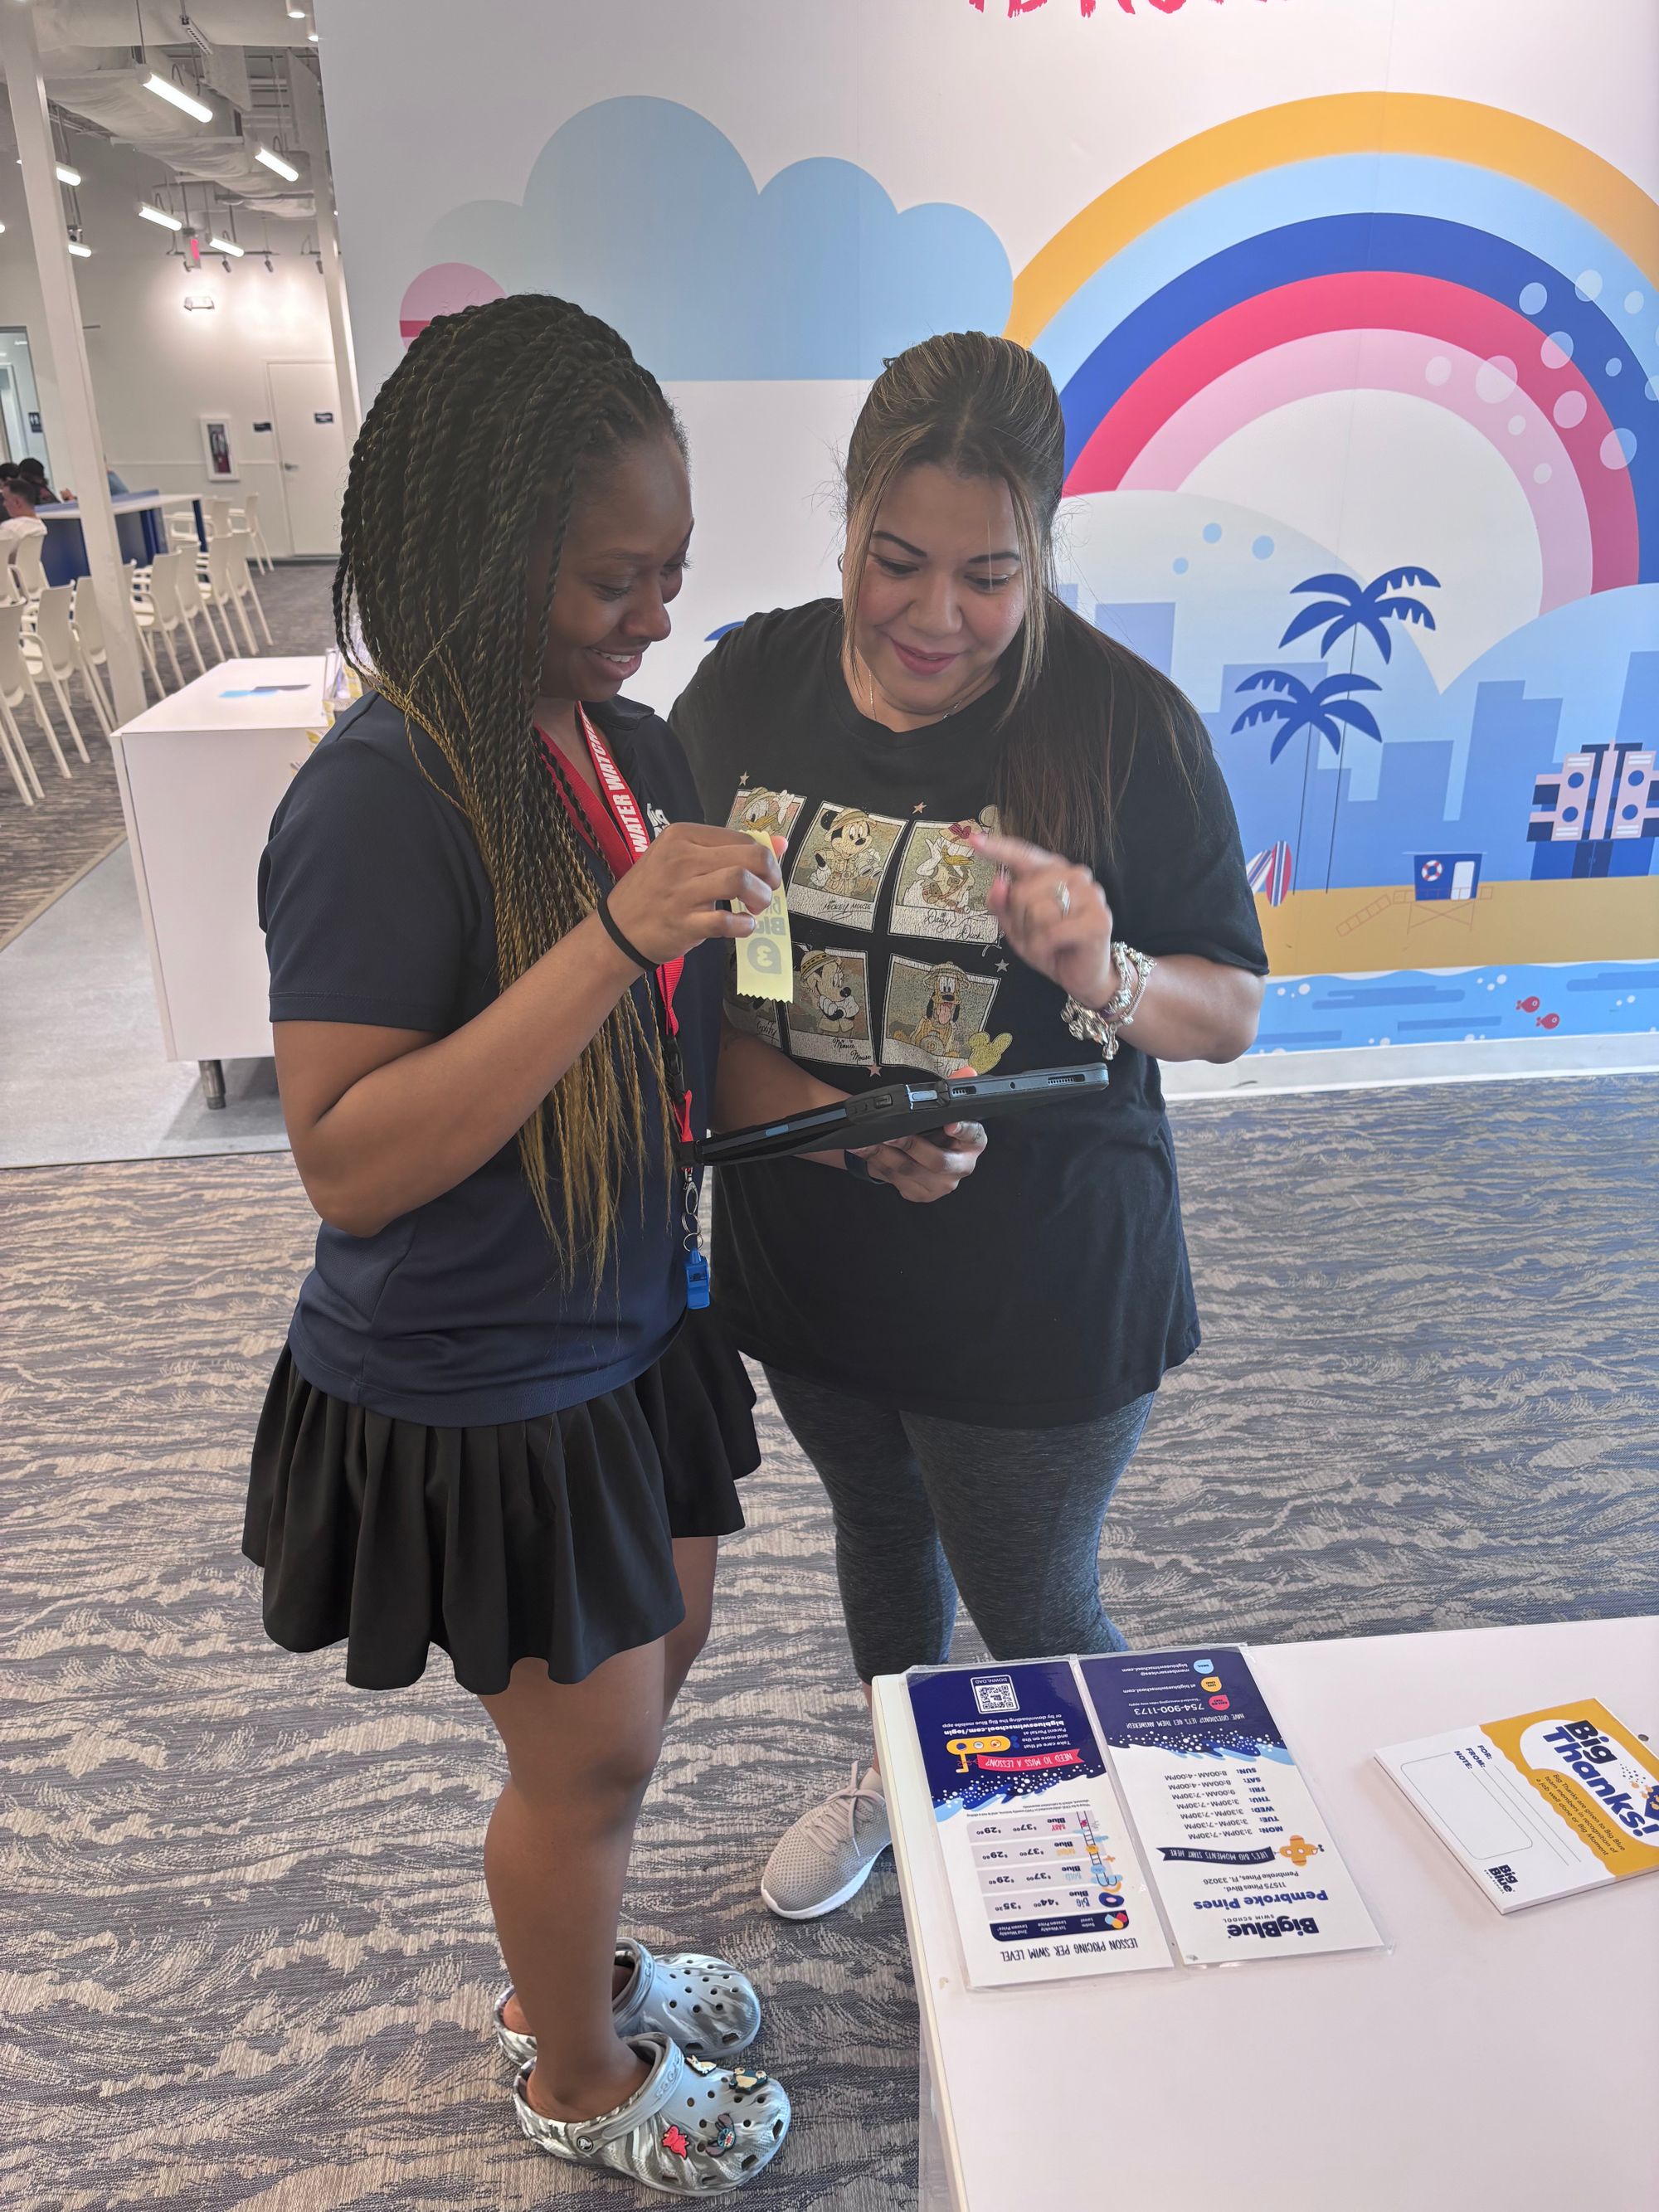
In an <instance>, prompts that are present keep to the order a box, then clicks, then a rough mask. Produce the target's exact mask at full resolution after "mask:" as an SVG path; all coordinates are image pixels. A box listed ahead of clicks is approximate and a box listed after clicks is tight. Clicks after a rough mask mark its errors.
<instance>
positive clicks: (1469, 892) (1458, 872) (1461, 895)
mask: <svg viewBox="0 0 1659 2212" xmlns="http://www.w3.org/2000/svg"><path fill="white" fill-rule="evenodd" d="M1451 895H1452V896H1453V897H1454V898H1455V899H1466V898H1473V897H1474V861H1473V860H1460V861H1459V862H1458V863H1457V865H1456V866H1455V868H1454V869H1453V870H1452V887H1451Z"/></svg>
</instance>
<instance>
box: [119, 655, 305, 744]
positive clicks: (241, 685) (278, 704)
mask: <svg viewBox="0 0 1659 2212" xmlns="http://www.w3.org/2000/svg"><path fill="white" fill-rule="evenodd" d="M323 662H324V656H323V655H322V654H321V653H299V654H295V655H290V656H286V657H281V658H273V659H266V660H226V661H222V662H221V663H219V664H218V665H216V667H212V668H210V669H209V671H208V672H207V674H206V675H205V676H197V677H196V678H193V679H192V681H191V682H190V683H188V684H185V687H184V689H183V690H180V691H173V692H170V693H169V694H168V696H167V697H166V698H165V699H161V700H158V701H157V702H156V703H155V706H153V707H147V708H145V710H144V712H143V714H137V715H135V716H134V717H133V719H132V720H131V721H130V722H128V723H126V724H125V725H124V726H123V727H122V728H121V729H120V730H119V731H118V732H117V735H118V736H120V737H123V738H131V737H139V736H148V735H151V734H153V733H154V732H157V731H162V730H167V731H174V730H223V731H225V732H228V733H232V734H234V732H236V731H238V730H298V729H320V728H321V727H322V725H323Z"/></svg>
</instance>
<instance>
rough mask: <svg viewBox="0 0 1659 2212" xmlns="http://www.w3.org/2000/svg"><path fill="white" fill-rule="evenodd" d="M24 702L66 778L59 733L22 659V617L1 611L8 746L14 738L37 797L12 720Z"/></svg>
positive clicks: (0, 686) (0, 676) (0, 683)
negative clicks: (27, 704) (31, 707)
mask: <svg viewBox="0 0 1659 2212" xmlns="http://www.w3.org/2000/svg"><path fill="white" fill-rule="evenodd" d="M25 699H27V701H28V702H29V703H30V704H31V706H33V708H34V719H35V720H36V721H37V722H39V724H40V727H41V728H42V729H43V730H44V731H45V732H46V743H47V744H48V745H50V746H51V748H52V758H53V759H54V760H55V761H56V762H57V763H58V774H59V775H64V776H66V775H68V774H69V772H70V764H69V763H68V762H67V761H66V760H65V759H64V749H63V747H62V746H61V745H60V744H58V732H57V731H56V730H55V729H54V728H53V727H52V717H51V716H50V715H49V714H47V712H46V703H45V702H44V701H43V700H42V698H41V696H40V690H39V689H38V688H37V686H36V684H35V681H34V678H33V676H32V675H31V674H30V673H29V665H28V663H27V660H25V659H24V658H23V616H22V610H21V608H19V607H0V706H3V707H4V708H5V709H6V715H7V728H6V736H7V739H8V743H9V742H10V741H11V740H12V739H13V738H15V740H16V744H17V749H18V750H19V752H20V753H21V755H22V757H23V759H24V760H25V761H26V762H27V763H28V772H29V781H31V782H32V783H33V786H34V789H35V793H36V796H37V797H38V796H39V794H40V776H39V775H37V773H36V772H35V767H34V763H33V761H31V760H29V754H28V747H27V745H26V744H24V743H23V732H22V730H21V727H20V726H19V725H18V723H17V721H16V720H15V710H16V709H17V708H19V707H21V705H22V703H23V702H24V700H25Z"/></svg>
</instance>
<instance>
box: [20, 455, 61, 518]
mask: <svg viewBox="0 0 1659 2212" xmlns="http://www.w3.org/2000/svg"><path fill="white" fill-rule="evenodd" d="M17 474H18V477H19V479H20V480H21V483H23V484H24V485H26V486H27V489H28V494H29V496H30V498H31V499H32V500H33V501H34V504H35V505H36V507H51V506H52V505H53V504H54V502H55V501H56V500H57V497H58V495H57V493H56V492H55V491H53V489H52V486H51V485H50V484H49V483H47V481H46V470H45V469H44V468H43V467H42V466H41V465H40V462H39V461H38V460H36V459H35V457H34V455H33V453H25V454H24V456H23V458H22V459H21V461H19V463H18V464H17Z"/></svg>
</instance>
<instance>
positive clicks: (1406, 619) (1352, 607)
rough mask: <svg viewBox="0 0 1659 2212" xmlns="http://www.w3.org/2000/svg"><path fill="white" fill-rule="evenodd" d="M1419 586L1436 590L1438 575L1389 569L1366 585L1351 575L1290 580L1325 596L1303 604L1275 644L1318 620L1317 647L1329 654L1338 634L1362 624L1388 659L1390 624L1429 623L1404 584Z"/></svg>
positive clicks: (1428, 615)
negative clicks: (1322, 629) (1323, 625)
mask: <svg viewBox="0 0 1659 2212" xmlns="http://www.w3.org/2000/svg"><path fill="white" fill-rule="evenodd" d="M1422 585H1427V586H1430V587H1431V589H1433V590H1435V591H1438V590H1439V588H1440V579H1439V578H1438V577H1437V576H1433V575H1431V574H1430V573H1429V571H1428V570H1427V569H1426V568H1390V569H1389V571H1388V572H1387V574H1384V575H1381V576H1373V577H1372V578H1371V580H1370V583H1369V584H1362V583H1360V582H1359V581H1358V579H1357V578H1356V577H1353V576H1335V575H1329V576H1309V577H1307V578H1306V579H1305V580H1304V581H1303V582H1301V583H1299V584H1295V585H1292V586H1291V589H1292V590H1293V591H1297V592H1325V593H1326V594H1327V595H1328V596H1327V597H1325V598H1324V599H1316V600H1315V601H1314V603H1313V605H1311V606H1310V607H1304V608H1303V609H1302V610H1301V611H1300V613H1298V614H1297V617H1296V619H1295V620H1294V621H1293V622H1292V623H1291V626H1290V628H1289V629H1287V630H1286V631H1285V635H1284V636H1283V637H1281V638H1280V639H1279V643H1280V645H1289V644H1291V643H1292V642H1293V641H1294V640H1296V639H1297V638H1298V637H1305V636H1306V635H1307V634H1308V632H1309V631H1310V629H1318V628H1319V626H1320V624H1321V623H1326V624H1327V625H1328V627H1327V629H1326V631H1325V635H1324V636H1323V637H1322V638H1321V639H1320V641H1319V649H1320V651H1321V652H1322V653H1329V651H1330V649H1331V647H1333V646H1334V644H1335V643H1336V641H1337V640H1338V638H1340V637H1346V635H1347V634H1348V632H1349V631H1350V630H1355V629H1363V630H1364V633H1365V635H1367V636H1368V637H1369V638H1370V639H1371V640H1372V641H1373V642H1374V643H1375V644H1376V649H1377V651H1378V652H1379V653H1381V654H1382V656H1383V659H1384V660H1387V659H1389V657H1390V656H1391V655H1392V653H1393V652H1394V638H1393V635H1392V634H1391V633H1390V631H1389V627H1388V625H1389V623H1391V622H1403V623H1419V625H1420V626H1421V627H1422V628H1423V629H1433V628H1434V617H1433V616H1432V615H1431V613H1430V611H1429V610H1428V608H1427V607H1425V605H1424V604H1423V602H1422V600H1421V599H1410V598H1408V597H1407V596H1406V595H1405V594H1406V587H1407V586H1422Z"/></svg>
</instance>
